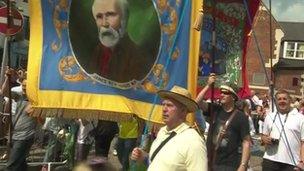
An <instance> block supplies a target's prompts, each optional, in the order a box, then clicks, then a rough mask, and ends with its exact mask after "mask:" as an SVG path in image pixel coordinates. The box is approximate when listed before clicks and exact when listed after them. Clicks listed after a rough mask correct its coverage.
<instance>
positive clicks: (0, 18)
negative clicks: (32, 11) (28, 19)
mask: <svg viewBox="0 0 304 171" xmlns="http://www.w3.org/2000/svg"><path fill="white" fill-rule="evenodd" d="M10 14H11V18H10V19H11V24H10V26H9V27H8V24H7V7H2V8H0V33H2V34H5V35H9V36H12V35H15V34H17V33H18V32H20V31H21V30H22V27H23V16H22V14H21V13H20V12H19V11H18V10H17V9H13V8H11V12H10Z"/></svg>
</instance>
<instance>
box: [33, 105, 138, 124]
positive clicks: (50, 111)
mask: <svg viewBox="0 0 304 171" xmlns="http://www.w3.org/2000/svg"><path fill="white" fill-rule="evenodd" d="M33 109H34V110H33V112H32V114H31V116H33V117H42V118H45V117H63V118H70V119H71V118H81V119H89V120H106V121H114V122H125V121H132V118H133V116H134V114H132V113H121V112H113V111H103V110H88V109H83V110H82V109H58V108H37V107H36V108H33Z"/></svg>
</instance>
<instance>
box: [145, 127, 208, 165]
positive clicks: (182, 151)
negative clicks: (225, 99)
mask: <svg viewBox="0 0 304 171" xmlns="http://www.w3.org/2000/svg"><path fill="white" fill-rule="evenodd" d="M166 128H167V127H166V126H165V127H162V128H161V129H160V131H159V133H158V135H157V138H156V139H155V140H154V142H153V143H152V146H151V150H150V153H149V155H150V156H149V157H150V158H151V155H152V154H153V152H154V151H155V149H156V148H157V147H158V146H159V145H160V144H161V142H162V141H164V140H165V139H166V138H167V137H168V136H169V135H170V133H171V132H172V131H175V132H176V135H175V136H174V137H173V138H172V139H170V140H169V141H168V142H167V143H166V144H165V145H164V146H163V148H162V149H161V150H160V151H159V152H158V153H157V155H156V156H155V158H154V160H153V162H152V163H150V165H149V168H148V171H183V170H188V171H195V170H199V171H204V170H207V150H206V144H205V142H204V141H203V139H202V138H201V137H200V136H199V134H198V133H197V132H196V131H195V130H194V129H192V128H189V126H188V125H187V124H185V123H182V124H181V125H179V126H178V127H176V128H175V129H173V130H171V131H167V129H166Z"/></svg>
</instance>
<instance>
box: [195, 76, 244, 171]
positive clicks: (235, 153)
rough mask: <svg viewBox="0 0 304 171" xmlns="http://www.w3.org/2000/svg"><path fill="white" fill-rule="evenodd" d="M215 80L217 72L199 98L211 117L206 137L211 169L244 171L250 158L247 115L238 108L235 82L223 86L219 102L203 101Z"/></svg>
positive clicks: (203, 108)
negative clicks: (209, 102) (236, 105)
mask: <svg viewBox="0 0 304 171" xmlns="http://www.w3.org/2000/svg"><path fill="white" fill-rule="evenodd" d="M215 80H216V77H215V74H210V76H209V79H208V82H207V85H206V86H205V87H204V88H203V89H202V91H201V92H200V93H199V94H198V96H197V99H196V101H197V103H198V104H199V107H200V108H201V109H202V110H203V111H204V115H206V116H207V117H208V116H209V117H210V118H211V119H210V120H211V122H209V123H210V127H209V133H208V138H207V149H208V160H209V170H216V171H221V170H225V171H227V170H228V171H230V170H231V171H235V170H238V171H245V170H247V165H248V161H249V157H250V134H249V124H248V118H247V116H246V115H245V114H244V113H243V112H242V111H239V110H237V109H236V107H235V102H236V101H237V100H238V95H237V93H236V89H235V88H232V87H234V86H233V85H229V86H228V85H222V86H220V90H221V95H220V104H208V103H206V101H204V100H203V97H204V95H205V93H206V92H207V91H208V90H209V88H210V87H211V85H212V84H214V82H215ZM211 107H212V112H210V111H211V110H210V108H211ZM224 125H227V127H226V128H225V126H224ZM240 149H241V155H240V153H239V150H240ZM210 161H211V162H210Z"/></svg>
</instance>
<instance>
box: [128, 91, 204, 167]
mask: <svg viewBox="0 0 304 171" xmlns="http://www.w3.org/2000/svg"><path fill="white" fill-rule="evenodd" d="M158 95H159V96H160V97H161V98H162V100H163V101H162V107H163V108H162V110H163V114H162V116H163V121H164V123H165V124H166V126H164V127H162V128H161V129H160V131H159V132H158V134H157V138H156V139H155V140H154V142H153V143H152V146H151V149H150V153H149V154H148V153H146V152H145V151H143V150H142V149H140V148H135V149H134V150H133V152H132V155H131V159H132V160H135V161H137V162H145V163H146V164H147V165H149V168H148V170H149V171H152V170H166V171H174V170H207V153H206V146H205V143H204V141H203V140H202V138H201V137H200V136H199V134H198V133H197V132H196V131H195V130H194V129H192V128H191V127H189V126H188V125H187V124H186V123H185V122H186V116H187V114H188V113H189V112H194V111H196V110H197V109H198V106H197V103H196V102H195V101H194V100H192V99H191V94H190V93H189V91H188V90H186V89H184V88H182V87H179V86H174V87H173V88H172V89H171V90H170V91H167V90H160V91H158Z"/></svg>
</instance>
